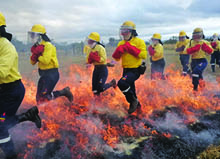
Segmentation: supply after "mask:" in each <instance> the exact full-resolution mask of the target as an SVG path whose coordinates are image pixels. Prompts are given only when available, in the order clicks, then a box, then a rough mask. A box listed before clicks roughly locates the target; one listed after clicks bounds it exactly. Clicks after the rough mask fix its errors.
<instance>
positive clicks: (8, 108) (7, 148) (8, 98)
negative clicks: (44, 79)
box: [0, 82, 25, 158]
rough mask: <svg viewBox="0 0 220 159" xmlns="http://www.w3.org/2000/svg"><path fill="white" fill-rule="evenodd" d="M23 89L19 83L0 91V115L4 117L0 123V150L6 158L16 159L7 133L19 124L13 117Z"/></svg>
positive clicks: (20, 100) (21, 98) (22, 95)
mask: <svg viewBox="0 0 220 159" xmlns="http://www.w3.org/2000/svg"><path fill="white" fill-rule="evenodd" d="M24 93H25V89H24V86H23V84H22V83H21V82H19V83H18V84H16V85H13V87H10V88H7V89H5V90H0V105H1V107H0V114H1V115H3V114H4V116H5V120H2V121H0V128H1V131H0V148H1V149H2V150H3V152H4V153H5V156H6V158H9V157H11V158H16V153H15V150H14V144H13V141H12V140H11V137H10V135H9V133H8V129H10V128H11V127H13V126H15V125H16V124H17V123H19V121H18V118H17V117H16V116H15V113H16V112H17V110H18V108H19V106H20V104H21V102H22V100H23V98H24Z"/></svg>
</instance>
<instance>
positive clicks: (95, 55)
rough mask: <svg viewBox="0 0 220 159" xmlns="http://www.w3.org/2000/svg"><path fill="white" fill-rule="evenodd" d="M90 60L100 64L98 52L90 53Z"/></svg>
mask: <svg viewBox="0 0 220 159" xmlns="http://www.w3.org/2000/svg"><path fill="white" fill-rule="evenodd" d="M89 59H90V60H91V61H96V62H100V59H101V58H100V56H99V55H98V52H97V51H96V52H90V54H89Z"/></svg>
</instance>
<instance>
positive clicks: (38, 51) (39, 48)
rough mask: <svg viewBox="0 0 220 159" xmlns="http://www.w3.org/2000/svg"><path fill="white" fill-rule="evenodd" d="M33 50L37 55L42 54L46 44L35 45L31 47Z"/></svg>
mask: <svg viewBox="0 0 220 159" xmlns="http://www.w3.org/2000/svg"><path fill="white" fill-rule="evenodd" d="M31 52H32V54H36V55H39V56H40V55H42V53H43V52H44V45H33V46H32V47H31Z"/></svg>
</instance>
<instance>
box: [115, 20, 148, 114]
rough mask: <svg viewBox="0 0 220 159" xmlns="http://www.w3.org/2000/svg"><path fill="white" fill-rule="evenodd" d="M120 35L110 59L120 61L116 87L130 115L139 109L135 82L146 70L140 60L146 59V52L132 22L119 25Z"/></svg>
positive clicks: (143, 43) (144, 45)
mask: <svg viewBox="0 0 220 159" xmlns="http://www.w3.org/2000/svg"><path fill="white" fill-rule="evenodd" d="M120 35H121V36H122V41H120V42H119V43H118V45H117V48H116V49H115V51H114V53H113V54H112V57H113V58H114V59H115V60H116V61H119V60H120V59H121V64H122V67H123V75H122V77H121V79H120V80H119V81H118V87H119V89H120V90H121V91H122V93H123V94H124V95H125V97H126V100H127V101H128V103H130V107H129V110H128V113H129V114H131V113H133V112H135V111H136V109H137V108H138V110H140V108H141V105H140V102H139V101H138V99H137V95H136V90H135V81H136V80H137V79H138V78H139V77H140V75H141V74H144V71H145V69H146V66H145V63H143V62H142V60H144V59H146V57H147V50H146V44H145V42H144V40H142V39H140V38H138V37H137V36H138V34H137V32H136V25H135V24H134V23H133V22H132V21H125V22H124V23H123V24H122V25H121V28H120Z"/></svg>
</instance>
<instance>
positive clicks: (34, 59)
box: [28, 24, 73, 104]
mask: <svg viewBox="0 0 220 159" xmlns="http://www.w3.org/2000/svg"><path fill="white" fill-rule="evenodd" d="M28 39H29V41H31V43H32V44H33V46H32V48H31V53H32V55H31V57H30V62H31V64H32V65H35V64H36V63H38V68H39V69H38V72H39V75H40V79H39V81H38V85H37V95H36V101H37V103H38V104H40V103H41V102H43V101H45V100H52V99H55V98H57V97H60V96H65V97H67V98H68V100H69V101H70V102H72V101H73V95H72V93H71V91H70V88H69V87H66V88H64V89H62V90H59V91H53V89H54V87H55V86H56V84H57V82H58V80H59V72H58V67H59V64H58V60H57V55H56V48H55V46H53V45H52V44H51V42H50V39H49V38H48V36H47V35H46V29H45V27H44V26H43V25H41V24H35V25H33V26H32V28H31V31H30V32H28Z"/></svg>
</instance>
